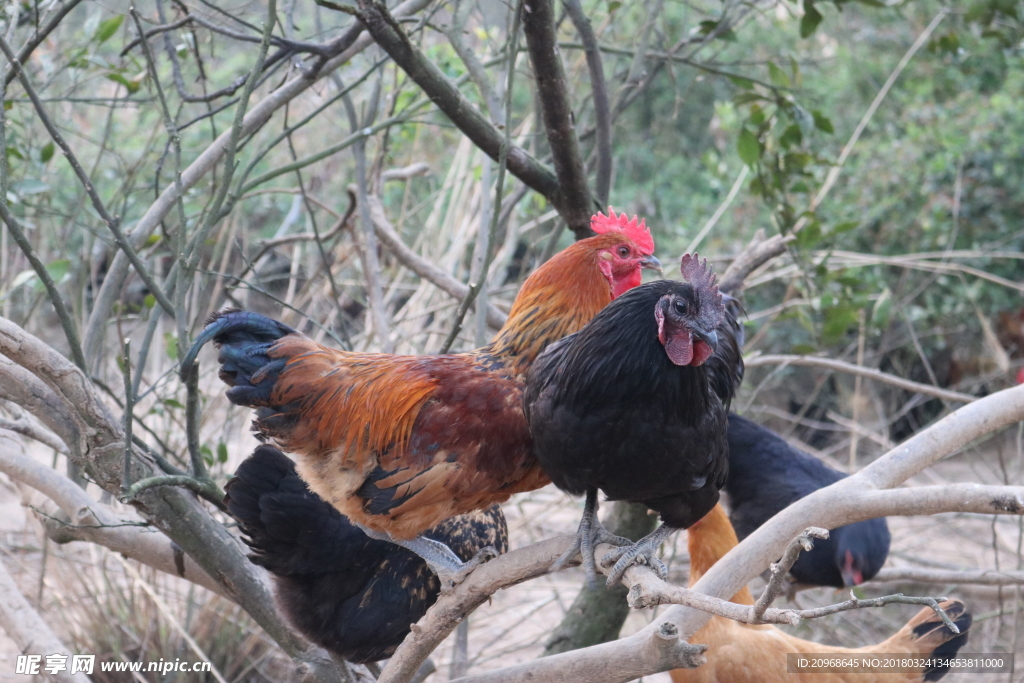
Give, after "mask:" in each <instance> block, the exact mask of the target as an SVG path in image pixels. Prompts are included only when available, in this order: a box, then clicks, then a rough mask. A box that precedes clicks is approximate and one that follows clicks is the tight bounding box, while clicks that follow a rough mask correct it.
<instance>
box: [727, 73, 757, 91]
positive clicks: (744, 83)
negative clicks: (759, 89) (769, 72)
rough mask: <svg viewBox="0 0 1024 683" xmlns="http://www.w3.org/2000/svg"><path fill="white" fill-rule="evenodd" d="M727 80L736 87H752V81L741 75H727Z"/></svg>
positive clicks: (751, 88)
mask: <svg viewBox="0 0 1024 683" xmlns="http://www.w3.org/2000/svg"><path fill="white" fill-rule="evenodd" d="M729 80H730V81H732V83H733V85H735V86H736V87H738V88H743V89H744V90H753V89H754V82H753V81H751V80H750V79H747V78H743V77H742V76H729Z"/></svg>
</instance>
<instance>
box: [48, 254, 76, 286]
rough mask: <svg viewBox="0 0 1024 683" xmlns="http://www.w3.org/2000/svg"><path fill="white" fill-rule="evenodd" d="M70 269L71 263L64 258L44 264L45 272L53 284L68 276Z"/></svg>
mask: <svg viewBox="0 0 1024 683" xmlns="http://www.w3.org/2000/svg"><path fill="white" fill-rule="evenodd" d="M70 269H71V261H70V260H69V259H66V258H62V259H57V260H56V261H51V262H50V263H48V264H46V272H47V273H49V274H50V278H52V279H53V281H54V282H56V283H60V281H61V280H63V279H64V277H65V276H66V275H67V274H68V271H69V270H70Z"/></svg>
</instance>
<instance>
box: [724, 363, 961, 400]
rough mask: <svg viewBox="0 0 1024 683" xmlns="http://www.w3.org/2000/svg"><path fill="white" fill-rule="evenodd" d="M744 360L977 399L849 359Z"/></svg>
mask: <svg viewBox="0 0 1024 683" xmlns="http://www.w3.org/2000/svg"><path fill="white" fill-rule="evenodd" d="M744 363H745V365H746V366H747V367H748V368H757V367H761V366H765V365H804V366H808V367H814V368H827V369H829V370H835V371H836V372H844V373H846V374H849V375H855V376H858V377H865V378H867V379H873V380H876V381H878V382H883V383H885V384H890V385H892V386H894V387H899V388H900V389H906V390H907V391H912V392H914V393H915V394H924V395H925V396H932V397H934V398H941V399H942V400H943V401H949V402H951V403H971V402H972V401H976V400H977V399H978V397H977V396H971V395H970V394H962V393H960V392H959V391H950V390H948V389H940V388H939V387H936V386H932V385H931V384H922V383H920V382H914V381H911V380H909V379H903V378H902V377H897V376H896V375H891V374H889V373H887V372H882V371H881V370H876V369H874V368H870V367H866V366H863V365H854V364H853V363H847V362H846V361H841V360H836V359H834V358H823V357H820V356H791V355H785V354H769V355H764V356H751V357H750V358H746V359H744Z"/></svg>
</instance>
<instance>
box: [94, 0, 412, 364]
mask: <svg viewBox="0 0 1024 683" xmlns="http://www.w3.org/2000/svg"><path fill="white" fill-rule="evenodd" d="M428 3H429V0H406V2H403V3H401V4H400V5H398V6H397V7H395V9H394V14H395V16H399V17H401V16H408V15H409V14H412V13H415V12H418V11H419V10H421V9H423V8H424V7H425V6H426V5H427V4H428ZM372 42H373V39H372V38H371V37H370V36H369V35H364V34H363V28H362V26H360V25H358V24H357V25H355V26H353V27H352V29H350V30H349V31H347V32H346V33H345V34H343V35H342V36H340V37H339V38H338V39H337V40H335V41H334V42H333V43H331V45H330V53H331V54H333V55H335V56H334V57H331V58H330V59H326V60H324V59H323V58H320V59H319V60H318V61H317V64H316V66H315V67H314V68H312V69H310V70H309V71H306V72H302V73H300V74H299V75H298V76H296V77H295V78H292V79H290V80H288V81H286V82H285V83H284V84H283V85H281V86H280V87H279V88H277V89H276V90H274V91H273V92H272V93H270V94H269V95H268V96H266V97H265V98H263V99H262V100H260V101H259V102H258V103H256V104H255V105H253V106H251V107H249V110H248V112H247V113H246V115H245V119H244V120H243V122H242V135H243V136H245V135H249V134H251V133H253V132H255V131H256V130H258V129H259V128H261V127H262V126H263V125H264V124H265V123H266V122H267V121H269V120H270V117H271V116H272V115H273V114H274V112H275V111H277V110H278V109H280V108H281V107H283V106H284V105H285V104H287V103H288V102H290V101H291V100H293V99H295V98H296V97H297V96H299V95H300V94H301V93H303V92H305V91H306V90H307V89H308V88H309V87H310V86H312V85H313V84H314V83H315V82H316V81H317V80H319V79H320V78H323V77H324V76H326V75H328V74H329V73H330V72H331V71H333V70H334V69H336V68H338V67H339V66H341V65H342V64H345V63H346V62H348V61H349V60H350V59H351V58H352V57H353V56H354V55H356V54H358V53H359V52H361V51H363V50H364V49H366V47H367V46H368V45H370V44H371V43H372ZM230 137H231V131H230V130H228V131H224V132H223V133H221V134H220V135H219V136H218V137H217V139H216V140H214V141H213V142H212V143H210V145H209V146H207V148H206V149H205V150H203V152H202V153H201V154H200V155H199V156H198V157H196V159H195V160H194V161H193V162H192V163H191V164H189V165H188V167H187V168H185V169H184V170H183V171H182V172H181V191H182V192H187V191H188V190H189V189H191V188H192V187H193V186H195V184H196V183H198V182H199V181H200V180H201V179H202V178H203V177H204V176H205V175H206V174H207V173H209V172H210V171H211V170H212V169H213V168H214V167H215V166H216V165H217V163H218V162H219V161H220V160H221V158H223V156H224V155H225V153H226V152H227V143H228V141H229V139H230ZM176 185H177V184H176V183H174V184H171V185H170V186H168V187H166V188H164V190H163V191H162V192H161V193H160V196H159V197H158V198H157V200H156V201H155V202H153V204H152V205H150V207H149V209H148V210H147V211H146V213H145V214H144V215H143V216H142V218H140V219H139V222H138V223H136V225H135V228H134V229H133V230H132V231H131V234H130V235H129V236H128V239H129V241H130V243H131V244H132V246H133V247H135V248H136V249H137V248H140V247H141V246H142V245H143V244H144V243H145V241H146V240H147V239H148V238H149V236H150V235H151V234H152V233H153V230H155V229H156V227H157V226H158V225H160V221H162V220H163V219H164V217H165V216H166V215H167V214H168V213H169V212H170V211H171V209H172V208H173V206H174V205H175V203H176V201H177V199H178V197H179V194H178V191H177V189H176ZM128 265H129V262H128V260H127V257H124V255H123V254H122V252H118V253H117V254H115V256H114V259H113V260H112V261H111V263H110V267H109V268H108V270H107V275H106V277H105V278H104V280H103V285H102V286H101V287H100V290H99V292H97V294H96V298H95V300H94V303H93V310H92V313H91V314H90V316H89V322H88V325H87V326H86V332H85V340H84V351H85V357H86V359H87V360H93V359H95V358H97V357H98V355H99V353H100V345H101V342H102V340H103V331H104V328H105V325H106V320H107V316H108V315H109V314H110V311H111V310H113V307H114V303H115V302H116V301H117V298H118V296H119V294H120V291H121V286H122V285H123V284H124V281H125V279H126V278H127V277H128Z"/></svg>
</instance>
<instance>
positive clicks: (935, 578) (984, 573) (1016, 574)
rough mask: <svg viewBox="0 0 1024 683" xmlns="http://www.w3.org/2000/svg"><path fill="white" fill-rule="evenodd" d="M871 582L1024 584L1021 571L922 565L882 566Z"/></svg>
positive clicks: (1023, 576) (984, 584)
mask: <svg viewBox="0 0 1024 683" xmlns="http://www.w3.org/2000/svg"><path fill="white" fill-rule="evenodd" d="M871 581H872V582H875V583H884V582H897V581H901V582H902V581H905V582H908V583H941V584H944V585H950V584H962V583H971V584H976V585H979V586H1013V585H1022V584H1024V572H1022V571H994V570H992V569H980V570H975V571H971V570H949V569H926V568H923V567H882V569H881V571H879V572H878V574H876V575H875V577H874V578H873V579H871Z"/></svg>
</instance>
